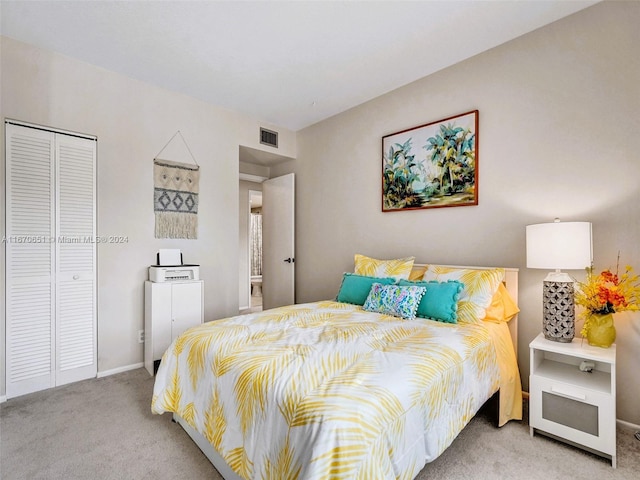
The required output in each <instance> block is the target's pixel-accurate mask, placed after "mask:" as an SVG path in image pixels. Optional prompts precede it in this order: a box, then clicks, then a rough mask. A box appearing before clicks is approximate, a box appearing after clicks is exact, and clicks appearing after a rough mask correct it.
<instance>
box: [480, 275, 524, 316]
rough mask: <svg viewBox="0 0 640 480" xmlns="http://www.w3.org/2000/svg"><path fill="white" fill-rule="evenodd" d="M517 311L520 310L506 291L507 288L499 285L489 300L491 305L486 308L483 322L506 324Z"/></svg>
mask: <svg viewBox="0 0 640 480" xmlns="http://www.w3.org/2000/svg"><path fill="white" fill-rule="evenodd" d="M519 311H520V309H519V308H518V305H516V302H515V301H514V300H513V297H512V296H511V294H510V293H509V291H508V290H507V287H505V286H504V283H500V285H499V286H498V291H497V292H496V293H495V295H494V296H493V298H492V299H491V305H489V308H487V312H486V316H485V317H484V320H485V322H496V323H501V322H508V321H509V320H511V319H512V318H513V317H515V316H516V315H517V314H518V312H519Z"/></svg>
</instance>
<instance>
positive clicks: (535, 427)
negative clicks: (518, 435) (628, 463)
mask: <svg viewBox="0 0 640 480" xmlns="http://www.w3.org/2000/svg"><path fill="white" fill-rule="evenodd" d="M529 350H530V354H531V363H530V371H531V375H530V377H529V425H530V432H531V436H533V434H534V432H535V431H538V432H539V433H542V434H545V435H548V436H551V437H553V438H556V439H558V440H561V441H564V442H566V443H569V444H571V445H574V446H577V447H580V448H583V449H585V450H588V451H590V452H593V453H596V454H598V455H601V456H604V457H606V458H610V459H611V466H612V467H613V468H616V346H615V344H614V345H612V346H611V347H610V348H600V347H592V346H590V345H589V344H588V343H587V340H586V339H585V340H584V341H583V340H582V339H581V338H574V339H573V341H572V342H571V343H560V342H552V341H549V340H547V339H545V338H544V335H542V334H540V335H538V336H537V337H536V338H535V339H534V340H533V341H532V342H531V343H530V344H529ZM581 365H582V369H586V370H588V369H590V368H591V365H592V371H591V372H590V373H589V372H586V371H582V370H581Z"/></svg>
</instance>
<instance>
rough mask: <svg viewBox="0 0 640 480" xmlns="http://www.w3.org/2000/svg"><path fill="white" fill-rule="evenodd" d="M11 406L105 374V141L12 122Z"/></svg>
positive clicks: (9, 195) (9, 136)
mask: <svg viewBox="0 0 640 480" xmlns="http://www.w3.org/2000/svg"><path fill="white" fill-rule="evenodd" d="M5 134H6V138H7V144H6V164H7V166H6V171H7V178H6V195H7V196H6V205H7V213H6V219H7V226H6V236H7V237H8V241H7V242H6V259H7V271H6V293H5V298H6V301H7V309H6V313H7V318H6V328H7V335H6V388H7V398H12V397H16V396H18V395H23V394H26V393H31V392H34V391H37V390H42V389H45V388H49V387H53V386H56V385H62V384H65V383H69V382H72V381H77V380H83V379H86V378H91V377H95V376H96V370H97V368H96V367H97V355H96V345H97V342H96V284H95V274H96V269H95V265H96V256H95V252H96V250H95V243H94V241H93V240H94V238H95V161H96V142H95V139H90V138H84V137H83V138H81V137H76V136H74V135H67V134H62V133H56V132H52V131H45V130H41V129H39V128H32V127H30V126H23V125H15V124H11V123H7V124H6V126H5Z"/></svg>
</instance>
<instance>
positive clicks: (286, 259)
mask: <svg viewBox="0 0 640 480" xmlns="http://www.w3.org/2000/svg"><path fill="white" fill-rule="evenodd" d="M284 261H285V262H287V263H293V262H295V261H296V259H295V258H291V257H289V258H285V259H284Z"/></svg>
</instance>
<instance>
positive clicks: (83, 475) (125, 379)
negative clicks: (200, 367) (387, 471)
mask: <svg viewBox="0 0 640 480" xmlns="http://www.w3.org/2000/svg"><path fill="white" fill-rule="evenodd" d="M152 390H153V379H152V378H151V377H149V375H148V374H147V372H146V370H144V369H139V370H134V371H131V372H126V373H121V374H118V375H113V376H110V377H106V378H101V379H95V380H88V381H85V382H80V383H76V384H72V385H67V386H65V387H60V388H56V389H52V390H47V391H45V392H39V393H35V394H31V395H26V396H24V397H20V398H16V399H12V400H9V401H8V402H6V403H3V404H2V405H0V478H2V479H3V480H14V479H21V480H22V479H29V480H32V479H33V480H36V479H38V480H45V479H46V480H56V479H65V480H75V479H78V480H80V479H83V480H85V479H87V480H103V479H104V480H108V479H114V480H115V479H118V480H120V479H154V480H155V479H189V480H198V479H220V478H221V477H220V476H219V475H218V473H217V472H216V471H215V470H214V468H213V467H212V466H211V464H210V463H209V462H208V460H207V459H206V458H205V456H204V455H203V454H202V453H200V450H198V448H197V447H196V446H195V444H194V443H193V442H192V441H191V439H189V437H187V435H186V434H185V433H184V432H183V431H182V429H181V428H180V427H179V426H178V425H177V424H174V423H172V422H171V419H170V417H169V415H167V414H165V415H162V416H157V415H152V414H151V411H150V402H151V392H152ZM633 433H634V432H633V430H629V429H621V428H619V429H618V468H617V469H616V470H614V469H612V468H611V467H610V466H609V465H610V464H609V462H608V461H607V460H606V459H603V458H600V457H597V456H595V455H592V454H590V453H586V452H583V451H582V450H579V449H577V448H574V447H571V446H568V445H565V444H562V443H559V442H556V441H554V440H551V439H549V438H546V437H544V436H541V435H536V436H535V437H534V438H531V437H530V436H529V427H528V426H527V425H526V424H525V423H520V422H510V423H509V424H507V425H506V426H505V427H503V428H500V429H498V428H495V427H494V423H493V418H492V416H491V409H489V408H487V409H483V410H482V411H481V412H480V413H479V414H478V415H477V416H476V417H475V418H474V419H473V420H472V421H471V423H469V425H468V426H467V427H466V428H465V429H464V430H463V431H462V433H461V434H460V435H459V436H458V438H457V439H456V440H455V441H454V442H453V444H452V445H451V447H449V449H448V450H446V451H445V452H444V453H443V454H442V455H441V456H440V457H439V458H438V459H436V460H435V461H434V462H432V463H430V464H428V465H427V466H426V467H425V468H424V469H423V470H422V472H420V474H419V475H418V477H417V478H418V479H419V480H427V479H474V480H484V479H487V480H488V479H544V480H554V479H558V480H560V479H562V480H565V479H598V480H607V479H629V480H631V479H634V480H637V479H638V478H640V441H638V440H636V439H635V437H634V436H633ZM372 480H375V479H372Z"/></svg>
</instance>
